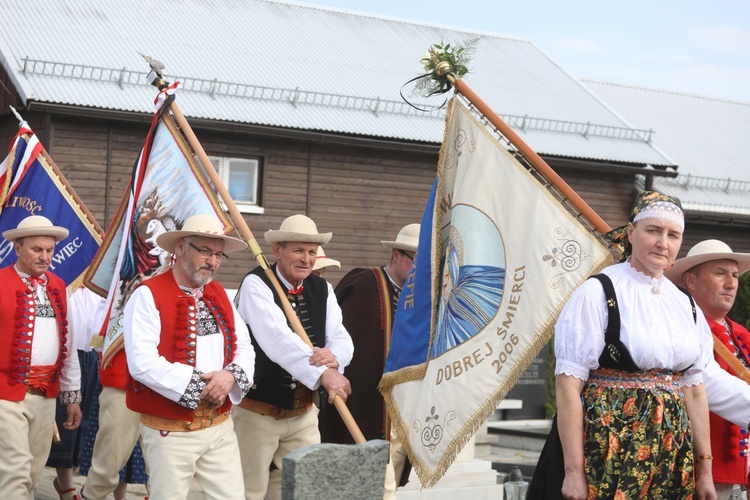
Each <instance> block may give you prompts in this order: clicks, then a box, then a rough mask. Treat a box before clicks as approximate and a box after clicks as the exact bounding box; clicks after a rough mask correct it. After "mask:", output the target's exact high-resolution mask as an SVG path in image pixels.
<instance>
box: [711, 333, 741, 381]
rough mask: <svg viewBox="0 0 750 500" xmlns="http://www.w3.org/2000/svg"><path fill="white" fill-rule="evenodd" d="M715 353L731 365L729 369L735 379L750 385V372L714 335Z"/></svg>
mask: <svg viewBox="0 0 750 500" xmlns="http://www.w3.org/2000/svg"><path fill="white" fill-rule="evenodd" d="M713 337H714V352H715V353H716V354H718V356H719V357H720V358H721V359H722V360H723V361H724V362H725V363H726V364H727V365H729V369H730V370H731V371H732V373H733V374H734V376H735V377H737V378H739V379H740V380H742V381H743V382H745V383H746V384H750V371H748V369H747V368H745V366H744V365H743V364H742V363H741V362H740V360H739V359H737V358H736V357H735V356H734V354H732V352H731V351H730V350H729V349H727V346H725V345H724V343H723V342H722V341H721V340H719V338H718V337H717V336H716V335H714V336H713Z"/></svg>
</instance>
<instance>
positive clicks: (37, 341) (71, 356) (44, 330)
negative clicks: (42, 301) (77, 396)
mask: <svg viewBox="0 0 750 500" xmlns="http://www.w3.org/2000/svg"><path fill="white" fill-rule="evenodd" d="M36 292H37V295H38V296H41V297H43V296H44V288H43V287H42V285H37V290H36ZM66 295H67V294H66ZM66 299H69V298H68V297H66ZM70 314H71V313H70V302H68V316H67V318H68V320H70ZM66 346H67V348H68V350H67V353H66V354H67V355H66V356H65V361H63V367H62V372H61V373H60V391H62V392H67V391H78V390H80V389H81V366H80V365H79V364H78V351H76V349H75V345H74V343H73V332H72V331H71V329H70V326H68V335H67V341H66ZM59 355H60V335H59V332H58V331H57V319H56V318H44V317H39V316H37V317H36V319H35V320H34V336H33V337H32V339H31V360H30V363H31V366H45V365H54V364H57V359H58V356H59Z"/></svg>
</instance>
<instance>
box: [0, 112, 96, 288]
mask: <svg viewBox="0 0 750 500" xmlns="http://www.w3.org/2000/svg"><path fill="white" fill-rule="evenodd" d="M0 210H2V211H1V212H0V232H2V231H6V230H8V229H13V228H15V227H16V226H18V223H19V222H21V221H22V220H23V219H25V218H26V217H29V216H31V215H42V216H44V217H47V218H48V219H49V220H51V221H52V223H53V224H55V225H57V226H62V227H65V228H67V229H68V230H69V231H70V234H69V235H68V237H67V238H65V239H64V240H62V241H60V242H58V243H57V245H56V246H55V254H54V256H53V257H52V263H51V265H50V267H49V269H50V271H51V272H53V273H55V274H56V275H57V276H59V277H60V278H62V279H63V280H64V281H65V284H66V285H68V289H69V290H70V291H71V292H72V291H74V290H76V289H77V288H78V287H79V286H80V284H81V282H82V281H83V275H84V273H85V272H86V268H87V267H88V265H89V264H90V263H91V260H92V259H93V258H94V255H95V254H96V251H97V249H98V248H99V244H100V243H101V242H102V236H101V233H102V231H101V229H100V228H99V225H98V224H97V223H96V221H95V220H94V218H93V217H92V216H91V214H90V213H89V212H88V210H86V207H85V206H84V205H83V203H82V202H81V200H80V199H79V198H78V196H77V195H76V193H75V192H74V191H73V189H72V188H71V187H70V185H69V184H68V183H67V181H66V180H65V178H64V177H63V175H62V173H61V172H60V170H59V169H58V168H57V166H56V165H55V164H54V162H53V161H52V159H51V158H50V157H49V155H47V152H46V151H45V150H44V148H43V146H42V144H41V142H39V139H38V138H37V137H36V135H34V132H32V131H31V129H30V128H28V127H25V126H24V127H23V128H21V129H20V130H19V131H18V134H16V137H15V138H14V139H13V142H12V143H11V146H10V150H9V153H8V156H7V157H6V158H5V160H4V161H3V162H2V163H1V164H0ZM15 261H16V254H15V252H14V251H13V243H12V242H10V241H7V240H5V239H1V242H0V267H6V266H8V265H11V264H13V263H14V262H15Z"/></svg>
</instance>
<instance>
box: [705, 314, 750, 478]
mask: <svg viewBox="0 0 750 500" xmlns="http://www.w3.org/2000/svg"><path fill="white" fill-rule="evenodd" d="M706 320H707V321H708V326H709V327H710V328H711V332H712V333H713V334H714V335H716V337H718V338H719V339H720V340H721V341H722V343H723V344H724V345H725V346H726V347H727V348H728V349H729V351H730V352H731V351H732V349H733V347H731V346H730V344H729V340H728V339H727V338H726V329H725V328H724V325H722V324H720V323H717V322H716V321H713V320H711V319H708V318H706ZM726 320H727V324H729V328H730V329H731V330H732V337H733V338H732V340H733V341H734V343H735V345H737V347H738V349H739V350H740V353H741V354H742V356H743V357H744V358H745V359H746V360H747V359H748V347H750V346H748V345H747V344H746V342H748V341H750V333H748V331H747V329H745V327H743V326H742V325H740V324H738V323H735V322H734V321H732V320H730V319H729V318H726ZM714 358H715V359H716V362H717V363H718V364H719V366H720V367H721V369H722V370H724V371H729V367H728V366H727V364H726V363H725V362H724V360H723V359H721V357H719V356H718V355H716V354H715V353H714ZM708 416H709V422H710V427H711V453H712V454H713V456H714V460H713V464H712V469H713V476H714V482H715V483H724V484H746V483H747V468H746V467H747V458H746V457H742V456H740V440H741V439H747V436H746V435H743V434H742V431H741V430H740V428H739V427H737V426H736V425H734V424H732V423H731V422H728V421H726V420H724V419H723V418H721V417H720V416H718V415H716V414H715V413H709V415H708ZM746 448H747V446H742V449H746Z"/></svg>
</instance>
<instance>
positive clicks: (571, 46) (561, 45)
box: [551, 38, 605, 54]
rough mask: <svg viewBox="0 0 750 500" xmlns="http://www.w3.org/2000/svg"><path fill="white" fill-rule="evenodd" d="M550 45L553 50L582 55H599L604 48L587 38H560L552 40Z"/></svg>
mask: <svg viewBox="0 0 750 500" xmlns="http://www.w3.org/2000/svg"><path fill="white" fill-rule="evenodd" d="M551 45H552V46H553V47H554V48H555V49H564V50H572V51H575V52H579V53H582V54H601V53H603V52H604V51H605V50H604V47H602V46H601V45H600V44H598V43H597V42H595V41H594V40H590V39H587V38H560V39H557V40H552V42H551Z"/></svg>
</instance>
